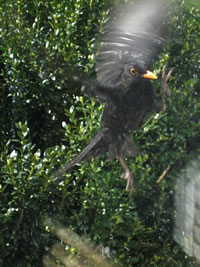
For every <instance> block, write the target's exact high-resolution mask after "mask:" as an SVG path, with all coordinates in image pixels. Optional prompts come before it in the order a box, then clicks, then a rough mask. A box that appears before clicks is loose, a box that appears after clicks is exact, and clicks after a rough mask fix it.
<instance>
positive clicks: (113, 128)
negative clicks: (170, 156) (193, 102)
mask: <svg viewBox="0 0 200 267" xmlns="http://www.w3.org/2000/svg"><path fill="white" fill-rule="evenodd" d="M162 11H163V5H161V1H143V2H142V4H141V2H140V4H137V5H136V4H133V5H129V6H128V9H126V10H125V11H124V13H123V14H122V16H121V18H119V19H118V20H116V21H112V22H111V23H110V24H109V25H108V26H107V28H106V33H105V34H104V36H103V37H102V42H103V45H102V47H101V49H100V52H99V54H98V56H97V60H96V74H97V82H96V83H93V82H92V81H90V80H89V79H83V78H81V77H79V76H76V75H74V76H73V80H74V81H76V82H77V83H80V84H82V91H83V92H84V93H85V94H87V95H88V96H89V97H94V98H96V99H97V100H98V101H101V102H103V103H105V109H104V113H103V116H102V119H101V128H100V129H99V131H98V132H97V134H96V135H95V136H94V138H93V139H92V140H91V142H90V143H89V144H88V146H87V147H86V148H85V149H84V150H83V151H82V152H81V153H80V154H79V155H78V156H77V157H76V158H75V159H74V160H72V162H70V163H69V164H68V165H67V166H66V167H64V168H63V169H62V171H60V172H58V174H57V175H56V176H57V177H59V175H61V174H63V173H64V172H66V171H69V170H70V169H71V168H72V167H73V166H74V165H76V164H77V163H79V162H81V161H86V160H89V159H91V158H93V157H98V156H100V155H102V154H103V153H104V152H107V151H108V154H109V159H115V158H116V159H118V160H119V161H120V163H121V165H122V167H123V169H124V171H125V172H124V174H123V175H122V176H121V177H123V178H125V179H127V186H126V189H131V190H132V189H133V177H132V175H131V172H130V170H129V168H128V166H127V165H126V163H125V161H124V159H123V157H127V156H128V157H129V156H133V157H134V156H136V154H137V151H138V150H137V147H136V145H135V144H134V143H132V141H131V135H132V133H133V132H134V131H136V130H137V129H139V128H140V127H141V126H142V124H143V122H144V120H145V118H146V117H147V116H148V115H149V114H151V113H152V112H153V111H155V110H156V105H155V102H154V90H153V86H152V83H151V81H150V79H156V76H155V75H154V74H153V73H152V72H150V71H149V68H150V67H151V65H152V61H153V59H154V58H155V56H156V55H157V53H158V52H159V50H160V48H161V47H162V45H163V43H164V39H163V37H162V35H163V27H162V26H163V24H162V23H163V16H162V15H161V14H162ZM165 77H166V75H165ZM168 78H169V77H168ZM165 80H166V79H165ZM163 88H164V87H163ZM56 180H60V179H59V178H56Z"/></svg>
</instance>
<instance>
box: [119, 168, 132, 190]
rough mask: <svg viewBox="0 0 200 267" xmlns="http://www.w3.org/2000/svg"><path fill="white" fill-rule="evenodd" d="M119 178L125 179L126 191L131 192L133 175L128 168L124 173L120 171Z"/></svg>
mask: <svg viewBox="0 0 200 267" xmlns="http://www.w3.org/2000/svg"><path fill="white" fill-rule="evenodd" d="M120 178H123V179H126V180H127V184H126V191H130V192H133V188H134V183H133V176H132V174H131V172H130V171H129V170H126V171H125V172H124V173H122V175H121V176H120Z"/></svg>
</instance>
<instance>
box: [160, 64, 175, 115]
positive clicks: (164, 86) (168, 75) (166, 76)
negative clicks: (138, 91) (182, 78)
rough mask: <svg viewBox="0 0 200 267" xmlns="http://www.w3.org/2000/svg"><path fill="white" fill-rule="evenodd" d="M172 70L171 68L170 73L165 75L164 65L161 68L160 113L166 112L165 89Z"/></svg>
mask: <svg viewBox="0 0 200 267" xmlns="http://www.w3.org/2000/svg"><path fill="white" fill-rule="evenodd" d="M173 69H174V68H171V69H170V71H169V72H168V73H167V74H166V65H164V66H163V68H162V83H161V88H162V112H165V111H166V104H165V92H166V88H167V81H168V80H169V77H170V76H171V74H172V71H173Z"/></svg>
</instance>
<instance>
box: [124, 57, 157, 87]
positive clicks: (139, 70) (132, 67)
mask: <svg viewBox="0 0 200 267" xmlns="http://www.w3.org/2000/svg"><path fill="white" fill-rule="evenodd" d="M141 79H153V80H154V79H157V77H156V75H155V74H154V73H153V72H151V71H149V70H148V68H147V67H146V65H145V63H144V62H143V61H136V62H135V63H134V64H127V65H126V67H125V68H124V71H123V72H122V80H123V84H124V87H125V88H127V87H130V86H131V85H133V84H135V83H138V82H139V81H140V80H141Z"/></svg>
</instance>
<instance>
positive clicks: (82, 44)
mask: <svg viewBox="0 0 200 267" xmlns="http://www.w3.org/2000/svg"><path fill="white" fill-rule="evenodd" d="M124 2H127V1H124ZM120 4H122V1H118V0H115V1H100V0H90V1H88V0H75V1H71V0H64V1H41V0H34V1H25V0H21V1H13V0H7V1H4V2H2V1H1V5H0V11H1V14H2V17H1V18H0V25H1V26H0V43H1V48H0V73H1V76H0V111H1V118H0V124H1V135H0V148H1V156H0V157H1V160H0V167H1V181H0V191H1V202H0V227H1V234H0V250H1V257H0V265H1V266H13V262H14V263H15V266H42V258H43V256H44V255H45V254H46V253H47V252H48V250H49V248H50V247H51V246H52V244H54V243H55V242H59V241H58V239H56V238H55V237H54V236H53V235H52V234H51V233H50V232H49V231H48V230H47V229H46V228H45V226H44V224H43V221H44V219H45V218H46V217H52V218H55V219H57V220H59V221H60V222H62V223H63V224H64V225H65V226H66V227H68V228H70V229H72V230H73V231H75V232H76V233H77V234H79V235H81V236H82V235H87V237H88V238H90V239H91V240H92V242H93V243H94V244H97V245H101V246H103V247H108V248H109V250H110V251H111V254H112V257H113V259H114V261H115V262H116V264H117V265H122V266H192V265H191V261H190V259H189V258H188V257H187V256H186V255H185V254H184V253H183V252H182V250H181V248H180V247H179V246H178V245H177V244H176V243H175V242H174V241H173V225H174V219H173V218H174V206H173V196H174V184H175V181H176V177H177V174H178V173H179V172H180V170H181V169H182V168H183V167H184V165H185V164H186V162H187V161H188V160H189V159H190V157H191V153H192V154H194V153H197V152H199V149H200V138H199V132H200V123H199V116H200V91H199V79H198V77H199V61H200V55H199V44H200V39H199V32H200V24H199V16H200V10H199V9H197V8H193V7H190V8H189V9H188V8H186V7H185V6H184V4H182V5H181V6H180V2H179V1H175V2H173V9H172V8H171V12H170V14H169V16H170V20H169V29H170V38H169V42H168V45H167V47H166V48H165V49H164V51H163V52H162V53H161V55H159V58H158V60H157V61H156V63H155V66H154V68H155V71H157V73H159V74H160V73H161V69H162V66H163V64H167V67H168V68H171V67H175V69H174V72H173V76H172V77H171V80H170V82H169V87H170V90H171V97H169V98H167V112H166V113H164V114H153V115H152V116H151V117H150V118H149V119H148V120H147V121H146V122H145V124H144V126H143V127H142V129H141V130H140V131H138V132H136V133H134V135H133V138H134V140H135V141H136V143H137V144H138V145H139V147H140V148H141V153H140V155H138V156H137V157H136V158H135V159H129V160H128V162H129V166H130V167H131V170H132V172H133V174H134V177H135V183H136V192H135V194H134V195H133V196H129V195H128V194H127V193H126V192H125V191H124V187H125V181H123V180H122V179H120V174H121V168H120V166H119V164H118V162H117V161H116V162H115V161H113V162H109V161H106V155H105V157H101V158H99V159H94V160H92V161H90V162H88V163H84V164H82V165H81V166H77V167H75V168H74V170H73V171H72V173H70V174H66V175H65V179H64V181H63V182H61V183H60V184H59V185H55V184H54V183H53V178H54V176H55V171H56V170H57V169H59V168H60V167H62V166H64V164H66V162H68V161H70V160H71V159H72V158H73V157H74V156H75V155H77V154H78V152H79V151H80V150H81V149H82V148H83V147H84V146H85V145H86V144H87V143H88V142H89V140H90V138H91V137H92V136H93V135H94V133H95V132H96V131H97V129H98V127H99V121H100V116H101V114H102V111H103V106H102V105H100V104H98V103H95V102H94V100H92V99H88V98H87V97H85V96H83V95H81V92H80V88H76V87H75V86H70V83H69V78H70V77H69V76H70V74H71V73H72V72H73V71H74V70H77V69H78V70H79V71H82V72H86V73H88V74H90V75H91V76H92V77H93V76H95V74H94V63H95V53H96V51H97V49H98V45H97V39H98V36H99V33H101V32H102V27H103V25H104V23H105V22H106V21H107V20H108V19H109V18H110V15H111V14H112V13H113V12H114V10H115V8H117V7H118V6H119V5H120ZM155 87H156V88H157V89H156V93H157V97H158V99H160V97H161V96H160V84H159V81H156V82H155ZM68 253H69V254H70V253H71V254H74V253H75V252H74V250H73V249H72V248H71V249H69V250H68Z"/></svg>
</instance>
